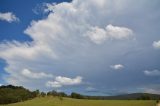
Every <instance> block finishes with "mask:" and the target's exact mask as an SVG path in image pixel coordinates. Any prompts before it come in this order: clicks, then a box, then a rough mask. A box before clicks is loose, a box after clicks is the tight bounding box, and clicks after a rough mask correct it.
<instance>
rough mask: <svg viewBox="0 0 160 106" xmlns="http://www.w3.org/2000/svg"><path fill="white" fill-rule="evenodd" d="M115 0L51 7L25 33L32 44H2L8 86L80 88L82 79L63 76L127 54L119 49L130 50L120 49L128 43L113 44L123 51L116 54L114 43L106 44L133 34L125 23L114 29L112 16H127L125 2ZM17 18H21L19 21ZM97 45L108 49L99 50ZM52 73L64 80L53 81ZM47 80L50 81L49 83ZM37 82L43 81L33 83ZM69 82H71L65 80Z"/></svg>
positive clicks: (75, 0)
mask: <svg viewBox="0 0 160 106" xmlns="http://www.w3.org/2000/svg"><path fill="white" fill-rule="evenodd" d="M111 1H112V0H100V1H98V2H97V0H86V1H85V2H84V1H81V0H73V1H72V2H70V3H67V2H63V3H59V4H52V3H51V4H47V6H46V7H47V8H46V9H45V11H46V12H49V14H48V16H47V17H46V18H44V19H41V20H37V21H34V20H33V21H32V22H31V24H30V25H29V26H28V28H27V29H25V31H24V33H25V34H27V35H28V36H29V37H30V38H32V41H30V42H23V43H21V42H18V41H12V42H9V41H8V42H4V43H1V44H0V58H1V59H3V60H5V61H6V63H7V66H6V67H5V71H6V72H7V73H8V76H7V77H6V78H5V81H6V83H9V84H14V85H23V86H25V87H31V85H35V84H36V86H38V85H39V86H41V87H43V86H44V85H45V84H46V82H47V85H51V86H53V87H54V86H55V87H56V86H57V87H61V86H63V85H74V84H79V83H80V82H81V80H82V78H81V77H76V78H74V79H71V78H67V77H61V76H65V75H66V74H67V73H70V74H72V76H78V75H81V73H82V72H81V71H83V70H85V71H89V72H92V69H89V68H88V67H87V66H88V64H89V65H90V64H92V65H93V66H96V65H99V64H97V63H96V65H95V63H93V61H97V60H98V59H104V57H105V58H106V60H105V61H106V62H105V63H107V61H108V60H109V59H108V58H110V57H112V56H113V57H115V56H118V55H121V54H116V53H113V51H114V50H117V51H125V50H126V48H127V47H126V48H125V47H124V46H119V45H118V44H119V43H125V42H118V44H117V45H118V46H115V45H114V44H116V43H117V42H114V43H112V44H111V45H112V47H113V48H114V47H116V48H117V49H115V48H114V50H113V49H111V48H112V47H110V48H109V46H110V45H109V46H108V45H105V44H104V45H103V44H102V43H103V42H107V41H109V40H110V39H117V40H121V39H126V38H129V37H130V36H131V35H132V33H133V31H132V29H130V28H128V26H127V25H125V27H123V26H121V25H120V24H119V25H120V26H114V25H116V23H115V24H114V25H112V24H110V23H109V22H110V21H109V19H108V17H109V16H110V15H112V14H111V13H117V14H119V13H120V12H122V11H119V10H123V9H118V8H119V7H121V6H119V5H123V3H119V4H116V3H117V2H111ZM115 1H116V0H115ZM126 1H127V0H126ZM115 5H116V6H115ZM112 7H114V8H112ZM115 11H116V12H115ZM10 14H11V16H12V15H13V14H12V13H10ZM11 19H12V18H11ZM13 19H14V20H17V18H13ZM9 22H12V21H11V20H10V21H9ZM123 25H124V24H123ZM91 41H92V42H94V43H95V44H102V45H103V46H102V47H100V46H99V47H98V46H95V45H94V46H93V43H92V42H91ZM127 46H128V44H127ZM123 47H124V48H123ZM122 49H124V50H122ZM86 65H87V66H86ZM62 66H63V67H62ZM82 67H83V69H81V68H82ZM119 67H120V68H122V66H118V68H117V69H119ZM28 69H29V70H28ZM72 70H75V71H72ZM46 73H50V74H52V75H56V76H58V77H56V78H55V81H50V80H51V79H50V78H48V77H47V76H48V74H46ZM22 74H23V75H22ZM31 74H32V76H31ZM59 75H61V76H59ZM81 76H82V75H81ZM42 77H45V79H44V80H43V78H42ZM46 77H47V78H48V79H46ZM29 78H30V79H31V80H29ZM33 78H35V79H38V78H39V79H41V80H39V81H38V80H33ZM64 79H65V80H67V82H65V81H64V82H63V80H64ZM42 80H43V81H42ZM39 86H38V87H39Z"/></svg>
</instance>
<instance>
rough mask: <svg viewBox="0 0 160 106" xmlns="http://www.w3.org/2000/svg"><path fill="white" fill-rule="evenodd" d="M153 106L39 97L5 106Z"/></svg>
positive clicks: (151, 104)
mask: <svg viewBox="0 0 160 106" xmlns="http://www.w3.org/2000/svg"><path fill="white" fill-rule="evenodd" d="M155 105H156V102H155V101H152V100H150V101H142V100H138V101H137V100H85V99H72V98H63V100H60V99H59V98H57V97H41V98H35V99H32V100H28V101H25V102H19V103H14V104H9V105H5V106H155ZM0 106H3V105H0Z"/></svg>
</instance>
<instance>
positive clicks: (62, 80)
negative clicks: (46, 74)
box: [46, 76, 82, 88]
mask: <svg viewBox="0 0 160 106" xmlns="http://www.w3.org/2000/svg"><path fill="white" fill-rule="evenodd" d="M81 83H82V77H80V76H77V77H76V78H73V79H72V78H68V77H62V76H57V77H56V78H55V80H54V81H48V82H47V83H46V86H47V87H54V88H59V87H62V86H65V85H78V84H81Z"/></svg>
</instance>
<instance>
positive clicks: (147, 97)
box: [86, 93, 160, 100]
mask: <svg viewBox="0 0 160 106" xmlns="http://www.w3.org/2000/svg"><path fill="white" fill-rule="evenodd" d="M86 97H88V98H90V99H106V100H159V99H160V95H159V94H149V93H132V94H124V95H117V96H86Z"/></svg>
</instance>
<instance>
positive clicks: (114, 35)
mask: <svg viewBox="0 0 160 106" xmlns="http://www.w3.org/2000/svg"><path fill="white" fill-rule="evenodd" d="M85 35H86V36H88V37H89V38H90V39H91V41H93V42H94V43H96V44H100V43H102V42H104V41H105V40H106V39H126V38H129V37H131V35H133V31H132V30H131V29H129V28H125V27H118V26H113V25H111V24H110V25H107V26H106V28H105V29H103V28H99V27H97V26H96V27H91V29H90V30H89V31H88V32H87V33H86V34H85Z"/></svg>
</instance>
